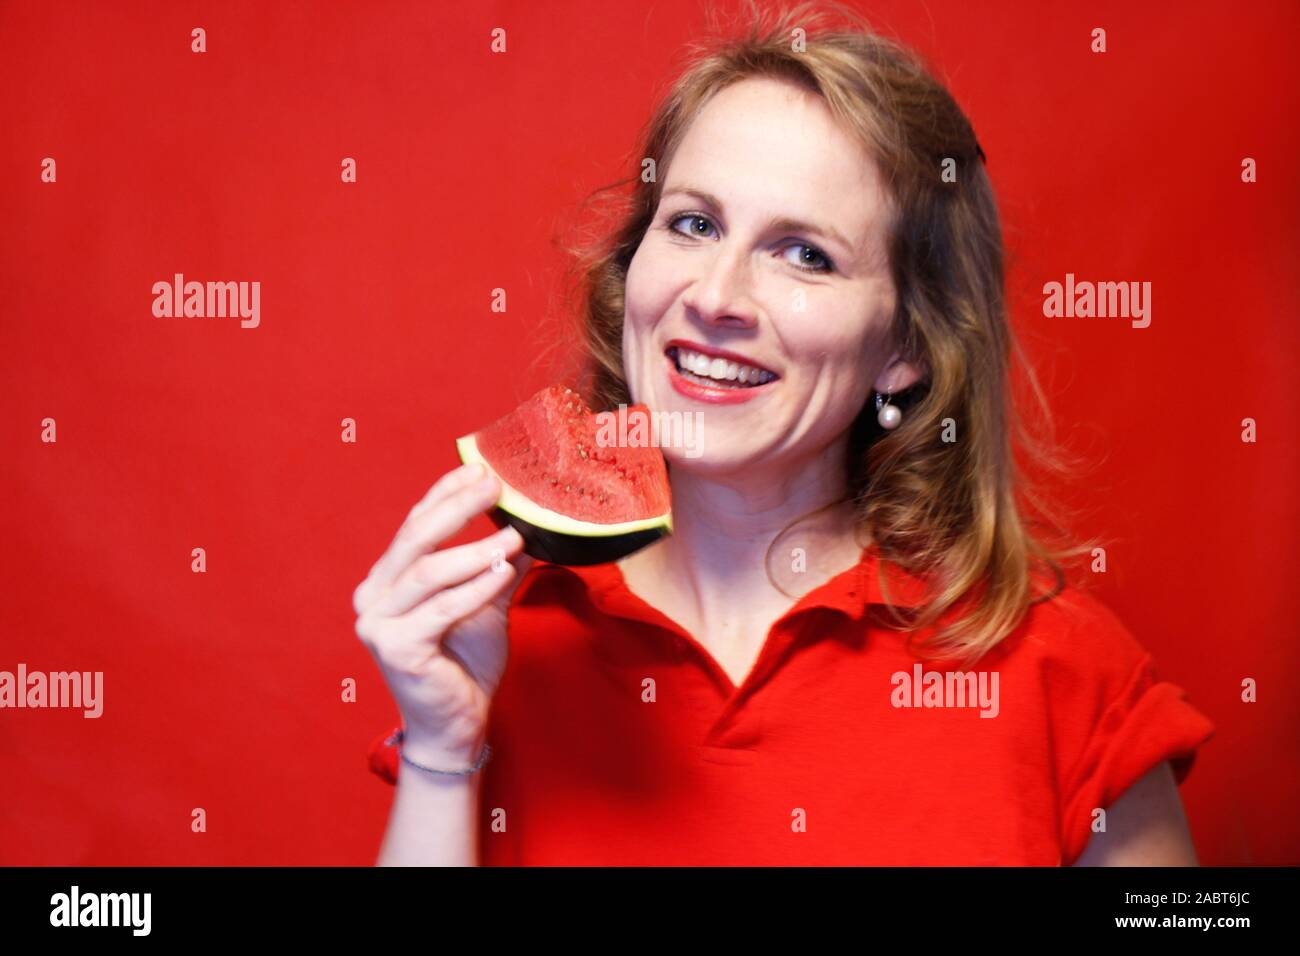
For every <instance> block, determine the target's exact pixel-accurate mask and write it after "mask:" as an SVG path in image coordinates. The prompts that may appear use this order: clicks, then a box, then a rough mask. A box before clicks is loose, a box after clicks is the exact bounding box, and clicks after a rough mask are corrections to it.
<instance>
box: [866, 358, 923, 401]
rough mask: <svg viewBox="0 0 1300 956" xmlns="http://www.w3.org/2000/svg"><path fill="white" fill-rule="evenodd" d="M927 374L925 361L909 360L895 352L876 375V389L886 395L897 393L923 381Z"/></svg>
mask: <svg viewBox="0 0 1300 956" xmlns="http://www.w3.org/2000/svg"><path fill="white" fill-rule="evenodd" d="M926 374H927V369H926V367H925V363H924V362H921V361H909V360H907V359H905V358H903V357H902V356H901V355H900V354H899V353H898V352H895V353H894V354H893V355H891V356H890V357H889V361H888V362H886V363H885V367H884V368H883V369H881V370H880V374H879V375H877V376H876V382H875V389H876V391H877V392H880V393H882V394H885V395H896V394H897V393H899V392H901V391H903V389H905V388H911V387H912V386H913V385H915V384H916V383H917V382H920V381H922V380H923V379H924V378H925V376H926Z"/></svg>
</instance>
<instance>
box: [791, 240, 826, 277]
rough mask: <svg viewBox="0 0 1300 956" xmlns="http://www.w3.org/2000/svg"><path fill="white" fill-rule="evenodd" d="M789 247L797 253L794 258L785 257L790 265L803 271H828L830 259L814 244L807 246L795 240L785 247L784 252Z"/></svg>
mask: <svg viewBox="0 0 1300 956" xmlns="http://www.w3.org/2000/svg"><path fill="white" fill-rule="evenodd" d="M791 249H794V250H796V251H797V252H798V253H799V255H798V257H797V258H795V259H787V260H786V261H787V262H789V263H790V264H791V265H793V266H795V267H796V268H799V269H803V270H804V271H805V272H830V271H831V261H830V259H828V258H826V256H825V255H824V254H823V253H822V252H821V250H819V249H818V248H817V247H816V246H809V245H806V244H805V243H802V242H797V243H795V244H794V245H792V246H787V247H786V250H785V251H786V252H789V251H790V250H791Z"/></svg>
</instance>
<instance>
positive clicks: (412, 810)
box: [375, 757, 479, 866]
mask: <svg viewBox="0 0 1300 956" xmlns="http://www.w3.org/2000/svg"><path fill="white" fill-rule="evenodd" d="M412 759H415V760H416V761H417V762H418V763H425V762H426V761H424V760H420V759H419V758H415V757H413V758H412ZM457 759H460V758H457ZM462 762H463V761H462ZM452 763H454V760H453V761H446V760H444V761H443V763H441V764H437V763H430V764H428V765H430V766H451V765H452ZM399 767H400V768H401V769H399V770H398V771H397V792H396V793H395V794H394V796H393V806H392V809H391V810H390V811H389V815H388V829H387V830H386V831H385V832H384V843H383V846H381V847H380V849H379V858H378V859H377V860H376V861H375V865H376V866H477V865H478V844H477V841H478V830H477V823H478V793H479V774H478V773H471V774H446V775H444V776H436V775H434V774H430V773H425V772H423V771H421V770H417V769H415V768H414V767H408V766H407V765H406V764H405V763H402V762H399Z"/></svg>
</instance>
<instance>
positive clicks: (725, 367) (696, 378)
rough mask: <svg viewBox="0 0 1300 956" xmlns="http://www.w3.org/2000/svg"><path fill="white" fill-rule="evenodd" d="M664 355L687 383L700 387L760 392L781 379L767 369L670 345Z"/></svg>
mask: <svg viewBox="0 0 1300 956" xmlns="http://www.w3.org/2000/svg"><path fill="white" fill-rule="evenodd" d="M664 354H665V355H667V356H668V358H669V360H670V361H671V362H672V363H673V366H674V367H675V368H676V369H677V371H678V372H679V373H680V374H681V376H682V377H683V378H684V379H686V380H687V381H688V382H695V383H696V384H698V385H708V386H711V387H713V388H735V389H739V388H757V387H758V386H760V385H766V384H767V383H768V382H770V381H773V380H774V379H775V378H776V377H777V376H776V373H775V372H769V371H767V370H766V369H760V368H755V367H754V366H752V365H745V364H743V363H741V362H731V361H728V360H727V359H724V358H716V357H714V356H710V355H705V354H703V353H702V352H693V351H691V350H690V349H687V348H684V347H682V346H679V345H670V346H669V347H668V349H667V351H666V352H665V353H664Z"/></svg>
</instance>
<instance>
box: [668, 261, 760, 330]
mask: <svg viewBox="0 0 1300 956" xmlns="http://www.w3.org/2000/svg"><path fill="white" fill-rule="evenodd" d="M701 269H702V271H701V273H700V275H699V276H698V277H697V279H696V280H695V283H694V284H693V285H692V286H691V288H690V291H689V293H688V294H687V295H686V297H685V304H686V307H687V308H688V309H690V310H691V311H693V312H695V313H696V314H697V315H698V316H699V318H700V320H701V321H703V322H707V323H709V324H719V325H741V326H749V325H753V324H754V323H755V322H756V321H757V309H756V307H755V302H754V297H753V281H754V276H753V270H752V267H751V260H750V259H749V257H748V256H746V255H745V253H744V251H743V250H742V249H740V248H739V247H737V248H735V249H731V250H728V249H719V250H718V251H717V253H716V254H715V255H714V256H713V257H712V258H710V259H709V260H708V261H707V263H705V264H702V265H701Z"/></svg>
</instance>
